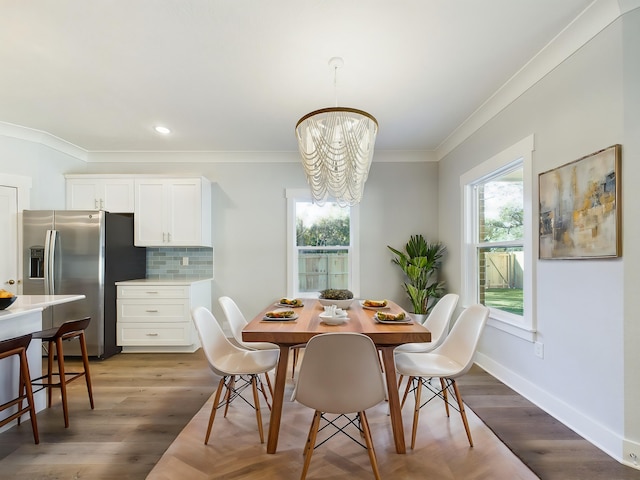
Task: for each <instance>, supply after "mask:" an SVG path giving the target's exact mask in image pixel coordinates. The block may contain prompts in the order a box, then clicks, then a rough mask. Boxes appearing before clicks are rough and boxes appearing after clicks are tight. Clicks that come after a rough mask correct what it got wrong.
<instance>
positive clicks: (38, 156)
mask: <svg viewBox="0 0 640 480" xmlns="http://www.w3.org/2000/svg"><path fill="white" fill-rule="evenodd" d="M85 167H86V163H85V162H84V161H82V160H78V159H77V158H74V157H72V156H70V155H67V154H65V153H62V152H60V151H58V150H55V149H53V148H50V147H48V146H46V145H44V144H41V143H37V142H32V141H29V140H23V139H19V138H14V137H9V136H4V135H1V134H0V172H2V173H7V174H12V175H23V176H26V177H31V179H32V182H33V183H32V188H31V199H30V200H31V205H30V208H31V209H32V210H39V209H60V208H64V202H65V194H64V192H65V190H64V188H65V185H64V173H65V172H68V171H71V170H74V171H78V172H82V171H83V169H84V168H85Z"/></svg>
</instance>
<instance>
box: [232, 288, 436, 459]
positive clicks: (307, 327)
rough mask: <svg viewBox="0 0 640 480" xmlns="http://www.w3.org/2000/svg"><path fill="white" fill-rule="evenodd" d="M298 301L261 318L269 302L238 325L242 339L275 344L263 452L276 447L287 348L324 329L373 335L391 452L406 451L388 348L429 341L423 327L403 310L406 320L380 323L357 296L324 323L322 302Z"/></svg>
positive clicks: (393, 309) (390, 309)
mask: <svg viewBox="0 0 640 480" xmlns="http://www.w3.org/2000/svg"><path fill="white" fill-rule="evenodd" d="M302 303H303V305H302V306H300V307H297V308H290V309H291V310H293V311H294V312H295V315H294V317H295V318H293V319H282V320H275V321H274V320H271V319H266V318H265V315H266V313H267V312H270V311H274V310H278V309H280V308H282V307H281V306H279V305H278V303H277V302H275V303H270V304H269V305H267V306H266V307H265V308H264V309H263V310H262V311H261V312H260V313H259V314H258V315H256V316H255V317H254V318H253V319H252V320H251V321H250V322H249V323H248V324H247V325H246V326H245V327H244V329H243V330H242V339H243V340H244V341H246V342H270V343H274V344H276V345H278V347H279V348H280V358H279V360H278V365H277V368H276V377H275V381H274V385H273V402H272V407H271V416H270V420H269V433H268V437H267V453H272V454H273V453H276V450H277V447H278V435H279V433H280V422H281V419H282V408H283V405H284V391H285V384H286V382H287V364H288V361H289V349H290V348H291V347H292V346H296V345H300V344H306V343H307V342H308V341H309V340H310V339H311V338H312V337H314V336H315V335H319V334H322V333H328V332H356V333H362V334H364V335H366V336H368V337H369V338H371V340H373V343H374V344H375V345H376V347H377V349H378V350H379V352H380V353H381V357H382V366H383V370H384V375H385V379H386V385H387V391H388V395H387V399H388V402H389V414H390V417H391V428H392V432H393V438H394V442H395V447H396V452H397V453H406V446H405V441H404V429H403V426H402V413H401V410H400V398H399V395H398V385H397V380H396V371H395V362H394V358H393V355H394V354H393V351H394V349H395V348H396V347H398V346H399V345H402V344H404V343H415V342H429V341H431V333H430V332H429V330H427V329H426V328H425V327H424V326H423V325H421V324H420V323H418V322H415V321H413V320H411V317H410V316H409V314H407V313H406V312H405V314H406V316H407V318H408V319H409V320H408V321H407V323H400V322H389V323H380V322H378V321H377V319H376V317H375V315H376V309H371V308H367V307H365V306H363V302H362V301H361V300H357V299H356V300H354V301H353V302H352V303H351V305H350V306H349V308H348V309H346V310H345V311H346V313H347V316H348V320H347V321H346V322H345V323H343V324H341V325H329V324H326V323H324V321H323V318H321V317H320V314H323V313H324V306H323V305H322V304H321V303H320V302H319V301H318V300H317V299H311V298H309V299H303V300H302ZM287 308H289V307H287ZM382 311H383V312H387V313H392V314H397V313H400V312H403V311H404V310H403V309H402V308H401V307H400V306H399V305H397V304H396V303H394V302H392V301H387V305H386V307H385V308H384V309H383V310H382ZM303 361H304V360H303Z"/></svg>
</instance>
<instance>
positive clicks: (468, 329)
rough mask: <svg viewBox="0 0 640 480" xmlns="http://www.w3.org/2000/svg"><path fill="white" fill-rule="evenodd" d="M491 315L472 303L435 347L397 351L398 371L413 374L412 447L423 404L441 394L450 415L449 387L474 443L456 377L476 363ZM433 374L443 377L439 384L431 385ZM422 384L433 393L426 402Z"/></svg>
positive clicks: (486, 310)
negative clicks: (432, 348) (412, 350)
mask: <svg viewBox="0 0 640 480" xmlns="http://www.w3.org/2000/svg"><path fill="white" fill-rule="evenodd" d="M488 317H489V309H488V308H487V307H485V306H484V305H480V304H476V305H472V306H470V307H468V308H466V309H465V310H464V311H463V312H462V313H461V314H460V316H459V317H458V319H457V320H456V322H455V324H454V325H453V328H452V329H451V332H450V333H449V335H447V337H446V338H445V339H444V341H443V342H442V344H441V345H440V346H439V347H437V348H436V349H435V350H432V351H431V352H427V353H398V354H397V355H395V363H396V372H397V373H399V374H400V375H406V376H410V377H413V382H412V385H413V392H414V398H415V406H414V413H413V429H412V431H411V448H414V447H415V442H416V432H417V428H418V416H419V414H420V409H421V408H422V407H423V406H424V405H426V404H427V403H428V402H429V401H431V400H432V399H433V398H435V397H440V398H442V399H443V400H444V401H445V408H446V411H447V416H449V404H450V403H449V397H448V391H449V390H451V391H452V393H453V394H454V395H455V398H456V403H457V408H456V405H454V404H451V405H452V406H453V407H454V408H456V409H457V410H458V411H459V412H460V416H461V417H462V422H463V423H464V428H465V430H466V432H467V438H468V439H469V445H471V446H472V447H473V440H472V438H471V431H470V430H469V424H468V422H467V415H466V413H465V411H464V404H463V403H462V396H461V395H460V391H459V390H458V385H457V384H456V378H459V377H461V376H462V375H464V374H465V373H467V372H468V371H469V369H470V368H471V366H472V365H473V359H474V356H475V353H476V349H477V347H478V342H479V340H480V335H481V334H482V331H483V330H484V326H485V325H486V323H487V318H488ZM431 378H439V379H440V388H438V387H434V386H433V385H431V383H430V382H429V379H431ZM423 386H424V387H426V388H427V389H429V390H430V391H431V392H432V393H433V395H432V396H431V397H430V398H429V399H428V400H427V401H426V402H422V398H421V393H422V387H423Z"/></svg>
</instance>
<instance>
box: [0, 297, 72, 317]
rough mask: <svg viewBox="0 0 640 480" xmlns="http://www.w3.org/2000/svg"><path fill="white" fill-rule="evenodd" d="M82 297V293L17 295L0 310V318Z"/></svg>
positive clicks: (22, 313)
mask: <svg viewBox="0 0 640 480" xmlns="http://www.w3.org/2000/svg"><path fill="white" fill-rule="evenodd" d="M84 298H85V296H84V295H18V299H17V300H16V301H15V302H13V304H11V305H10V306H9V307H7V308H6V309H4V310H0V320H5V319H9V318H14V317H16V316H18V315H24V314H25V313H29V312H33V311H38V310H43V309H45V308H47V307H50V306H51V305H58V304H60V303H67V302H75V301H76V300H82V299H84Z"/></svg>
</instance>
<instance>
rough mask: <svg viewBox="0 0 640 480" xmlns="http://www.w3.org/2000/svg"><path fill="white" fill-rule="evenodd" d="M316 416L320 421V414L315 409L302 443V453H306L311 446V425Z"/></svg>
mask: <svg viewBox="0 0 640 480" xmlns="http://www.w3.org/2000/svg"><path fill="white" fill-rule="evenodd" d="M316 416H317V417H318V422H319V421H320V418H321V414H320V412H319V411H317V410H316V411H315V413H314V414H313V419H312V420H311V425H309V433H308V434H307V441H306V442H305V444H304V450H303V451H302V455H306V454H307V452H308V451H309V448H313V446H314V445H313V444H312V443H311V432H312V431H313V425H314V424H315V422H316Z"/></svg>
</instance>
